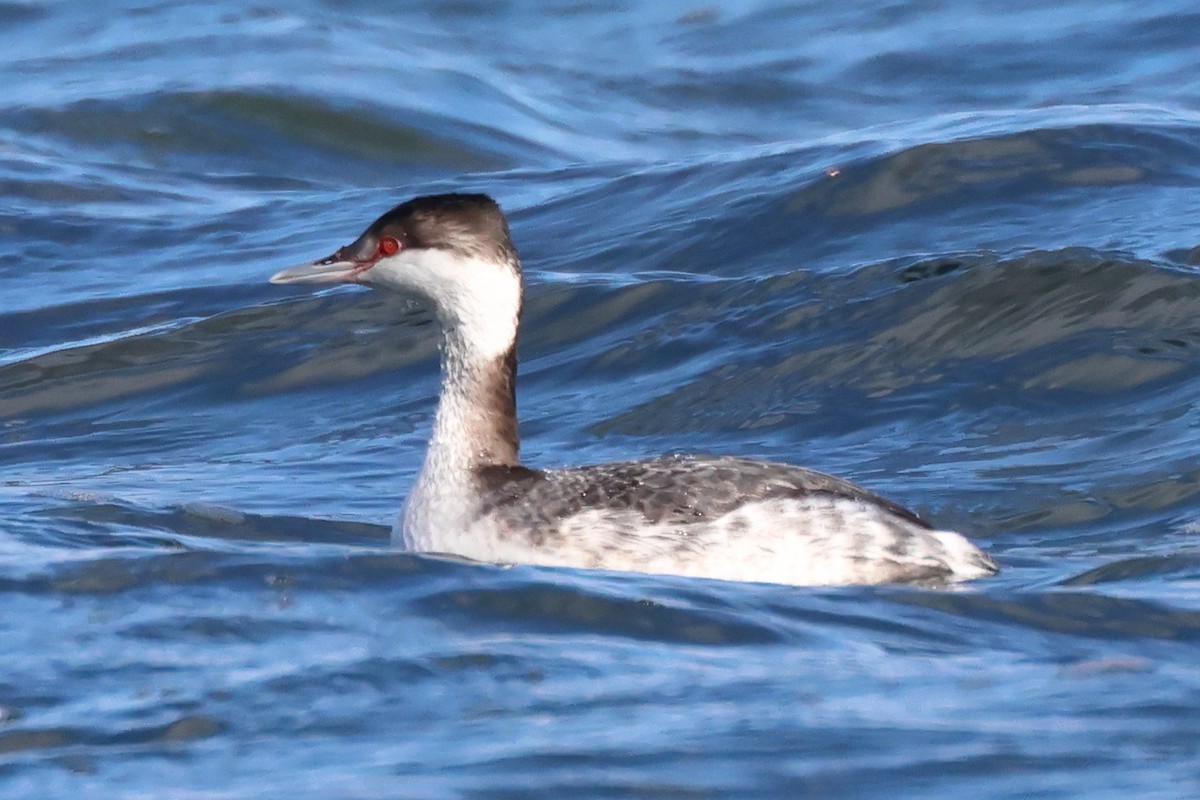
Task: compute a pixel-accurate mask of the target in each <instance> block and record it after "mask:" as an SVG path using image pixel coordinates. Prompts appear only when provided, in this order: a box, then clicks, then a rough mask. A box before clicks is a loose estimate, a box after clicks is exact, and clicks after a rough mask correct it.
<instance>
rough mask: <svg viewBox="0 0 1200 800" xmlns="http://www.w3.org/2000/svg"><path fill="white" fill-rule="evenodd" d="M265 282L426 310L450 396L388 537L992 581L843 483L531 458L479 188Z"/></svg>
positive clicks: (506, 311)
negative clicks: (339, 286)
mask: <svg viewBox="0 0 1200 800" xmlns="http://www.w3.org/2000/svg"><path fill="white" fill-rule="evenodd" d="M271 281H272V282H273V283H357V284H364V285H367V286H372V287H377V288H380V289H387V290H392V291H397V292H403V293H406V294H408V295H411V296H415V297H416V298H418V299H420V300H422V301H423V302H424V303H425V304H426V305H428V306H429V307H430V308H431V310H432V311H433V313H434V316H435V317H436V319H437V321H438V323H440V326H441V333H442V357H441V358H442V375H443V382H442V389H441V395H440V398H439V399H438V402H437V410H436V412H435V414H434V422H433V430H432V435H431V437H430V440H429V445H428V449H427V451H426V453H425V460H424V463H423V465H422V467H421V471H420V473H419V475H418V476H417V479H416V482H415V485H414V486H413V489H412V491H411V493H410V494H409V497H408V500H407V502H406V503H405V506H404V510H403V512H402V514H401V517H400V519H399V521H398V522H397V527H396V530H395V532H394V533H395V539H396V540H397V541H398V542H399V543H401V544H402V545H403V546H404V547H405V548H407V549H408V550H411V551H414V552H422V553H440V554H449V555H456V556H460V557H465V558H468V559H472V560H476V561H483V562H501V563H525V564H540V565H548V566H559V567H586V568H598V569H610V570H624V571H635V572H649V573H666V574H675V575H686V576H697V577H706V578H719V579H725V580H740V581H760V582H769V583H782V584H795V585H837V584H876V583H893V582H919V583H954V582H959V581H965V580H970V579H973V578H980V577H983V576H986V575H990V574H993V573H995V572H996V571H997V567H996V564H995V562H993V561H992V559H990V558H989V557H988V556H987V555H986V554H984V553H983V552H982V551H981V550H979V549H978V548H977V547H975V545H973V544H971V543H970V542H969V541H968V540H967V539H966V538H964V537H963V536H961V535H960V534H958V533H953V532H950V531H942V530H935V529H934V528H933V527H932V526H931V525H930V524H929V523H927V522H925V520H923V519H921V518H920V517H919V516H917V515H916V514H914V513H913V512H911V511H908V510H907V509H905V508H903V507H901V506H899V505H897V504H896V503H894V502H892V501H890V500H887V499H884V498H883V497H880V496H879V495H877V494H874V493H873V492H871V491H868V490H867V489H863V488H861V487H859V486H856V485H854V484H852V483H850V482H848V481H845V480H842V479H840V478H835V477H833V476H831V475H826V474H824V473H821V472H816V471H814V470H811V469H806V468H804V467H798V466H792V465H790V464H783V463H777V462H769V461H758V460H752V459H748V458H737V457H731V456H704V455H668V456H662V457H658V458H650V459H646V460H640V461H622V462H616V463H610V464H599V465H594V466H584V467H567V468H562V469H545V470H543V469H536V468H534V467H530V466H526V465H525V464H522V463H521V460H520V457H519V438H518V435H517V405H516V378H517V333H518V329H519V325H520V315H521V306H522V300H523V295H524V288H523V281H522V275H521V262H520V258H519V257H518V255H517V250H516V248H515V247H514V246H513V242H512V238H511V236H510V234H509V226H508V222H507V220H506V218H505V216H504V214H503V212H502V211H501V210H500V207H499V206H498V205H497V204H496V202H495V201H494V200H492V199H491V198H490V197H488V196H487V195H483V194H442V195H433V196H425V197H417V198H415V199H412V200H409V201H407V202H404V203H401V204H400V205H398V206H396V207H395V208H393V209H392V210H390V211H388V212H387V213H385V214H384V215H383V216H381V217H379V219H377V220H375V222H373V223H372V224H371V225H370V226H369V227H368V228H367V229H366V230H365V231H364V232H363V233H362V235H361V236H359V237H358V238H357V239H356V240H354V242H352V243H351V244H348V245H346V246H345V247H342V248H341V249H339V250H338V251H337V252H335V253H334V254H333V255H331V256H329V257H328V258H323V259H321V260H320V261H315V262H313V263H310V264H303V265H301V266H297V267H293V268H291V269H285V270H283V271H282V272H279V273H277V274H275V275H274V276H272V278H271Z"/></svg>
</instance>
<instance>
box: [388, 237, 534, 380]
mask: <svg viewBox="0 0 1200 800" xmlns="http://www.w3.org/2000/svg"><path fill="white" fill-rule="evenodd" d="M367 275H368V276H369V277H368V279H367V281H366V282H367V283H370V284H373V285H376V286H380V287H384V288H388V289H393V290H399V291H404V292H412V293H416V294H419V295H421V296H422V297H424V298H425V299H427V300H428V301H429V302H430V303H431V304H432V305H433V307H434V311H435V312H436V313H437V316H438V318H439V319H440V320H441V321H442V324H443V325H445V326H446V327H447V328H448V329H449V330H448V332H450V333H451V334H452V335H455V336H457V337H458V338H460V339H461V340H462V341H463V342H465V343H469V346H470V348H471V350H472V352H473V353H474V354H475V355H477V356H479V357H483V358H492V357H497V356H502V355H504V354H505V353H507V352H508V349H509V348H510V347H511V346H512V342H513V337H514V336H515V334H516V325H517V312H518V311H519V309H520V305H521V279H520V277H519V275H518V274H517V273H516V272H515V271H514V270H513V269H512V268H511V267H510V266H508V265H506V264H497V263H494V262H491V261H484V260H480V259H467V258H463V257H462V256H459V255H455V254H452V253H449V252H447V251H445V250H414V251H407V252H401V253H398V254H397V255H395V256H391V257H389V258H385V259H382V260H380V261H379V262H378V263H377V264H376V265H375V266H374V267H372V268H371V270H370V272H369V273H367Z"/></svg>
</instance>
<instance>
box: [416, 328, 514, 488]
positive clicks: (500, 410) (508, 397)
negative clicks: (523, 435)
mask: <svg viewBox="0 0 1200 800" xmlns="http://www.w3.org/2000/svg"><path fill="white" fill-rule="evenodd" d="M469 333H470V331H469V329H464V328H462V327H457V326H455V327H448V328H447V330H446V332H445V336H446V339H445V345H444V350H443V356H442V373H443V375H442V380H443V383H442V394H441V398H440V399H439V400H438V407H437V414H436V416H435V417H434V422H433V435H432V437H431V438H430V441H429V452H428V453H427V454H426V468H427V469H428V468H429V467H434V466H435V465H436V467H437V468H440V469H439V471H441V470H447V469H448V470H450V471H454V472H458V471H460V470H471V469H474V468H477V467H484V466H491V465H497V464H499V465H506V466H514V465H516V464H518V463H519V458H518V450H519V449H520V439H519V436H518V432H517V397H516V378H517V331H516V323H515V320H514V322H513V330H512V334H511V340H510V344H509V346H508V348H507V350H505V351H504V352H502V353H501V354H500V355H487V354H485V353H482V352H480V351H479V349H478V348H477V347H476V345H475V343H474V342H472V341H470V340H469Z"/></svg>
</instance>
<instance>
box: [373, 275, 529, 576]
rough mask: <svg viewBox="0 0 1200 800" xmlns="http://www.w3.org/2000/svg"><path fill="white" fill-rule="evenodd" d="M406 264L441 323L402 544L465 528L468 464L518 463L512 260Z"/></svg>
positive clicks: (472, 471)
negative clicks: (432, 406)
mask: <svg viewBox="0 0 1200 800" xmlns="http://www.w3.org/2000/svg"><path fill="white" fill-rule="evenodd" d="M514 258H515V257H514ZM413 262H414V263H417V264H418V266H420V267H421V269H420V270H415V271H414V272H415V274H416V275H417V276H419V277H420V278H421V280H422V281H423V283H420V284H417V283H416V282H415V280H414V281H412V282H410V283H409V284H407V286H408V287H414V285H415V288H418V289H419V290H420V291H421V293H422V294H424V295H425V297H426V298H428V300H429V301H430V304H431V306H432V307H433V309H434V312H435V315H436V316H437V318H438V321H439V322H440V323H441V327H442V335H443V343H442V392H441V397H440V398H439V400H438V406H437V413H436V415H435V416H434V421H433V434H432V436H431V437H430V439H429V447H428V450H427V451H426V453H425V463H424V464H423V465H422V467H421V473H420V475H419V476H418V477H417V482H416V484H415V485H414V486H413V489H412V492H411V493H410V494H409V498H408V502H407V504H406V506H405V512H404V517H403V523H402V525H403V529H404V542H405V544H407V545H408V546H409V547H412V548H415V549H422V550H429V549H435V550H436V549H438V548H439V547H440V546H441V545H439V544H438V542H439V541H440V540H438V539H437V538H436V537H438V536H443V535H446V534H447V532H453V531H458V530H462V529H465V527H466V526H468V525H469V521H470V519H471V517H472V514H473V512H474V510H475V508H474V507H475V504H476V503H477V501H478V499H479V495H478V484H477V482H476V481H477V470H478V469H479V468H481V467H488V466H497V465H502V466H516V465H517V464H519V461H518V450H519V447H520V445H519V440H518V437H517V402H516V378H517V321H518V318H519V317H520V314H521V295H522V292H521V277H520V267H519V265H518V264H516V263H515V262H514V263H512V264H498V263H495V262H487V261H464V259H463V258H462V257H461V256H453V255H452V254H450V255H448V254H446V253H443V252H440V251H429V252H425V253H422V254H420V255H418V256H415V257H413ZM385 278H386V275H385ZM445 552H452V550H445Z"/></svg>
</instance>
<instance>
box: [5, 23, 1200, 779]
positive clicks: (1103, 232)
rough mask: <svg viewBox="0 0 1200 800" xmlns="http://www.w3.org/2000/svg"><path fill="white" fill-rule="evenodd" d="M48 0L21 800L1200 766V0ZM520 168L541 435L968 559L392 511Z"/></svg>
mask: <svg viewBox="0 0 1200 800" xmlns="http://www.w3.org/2000/svg"><path fill="white" fill-rule="evenodd" d="M405 5H406V10H403V11H391V10H387V9H386V4H384V6H380V4H378V3H357V4H336V5H335V4H322V3H303V2H297V3H293V4H290V5H288V6H287V7H283V8H276V7H271V6H262V5H259V6H249V7H247V6H246V5H244V4H239V3H232V2H229V0H217V2H212V3H205V4H192V5H185V4H155V3H145V4H126V5H124V6H121V7H117V6H114V5H109V4H94V3H93V4H87V3H80V2H69V1H67V0H64V2H56V3H49V2H9V3H3V4H0V86H3V87H4V88H3V91H0V515H2V516H0V518H2V519H3V523H2V524H0V797H4V798H57V797H89V798H90V797H105V798H135V797H136V798H145V797H195V798H200V797H204V798H210V797H230V798H279V797H289V798H385V797H389V798H390V797H397V798H399V797H404V798H464V797H471V798H476V797H478V798H484V797H486V798H493V797H511V798H534V797H545V798H602V797H603V798H608V797H630V798H633V797H637V798H689V799H691V798H763V797H780V798H794V797H810V796H812V797H818V796H819V797H836V798H849V797H863V798H867V797H869V798H904V797H946V798H952V797H953V798H958V797H971V798H1067V797H1087V798H1130V797H1139V798H1186V797H1197V796H1200V721H1198V720H1200V670H1198V669H1197V663H1198V661H1200V468H1197V466H1196V465H1197V461H1198V455H1200V413H1198V412H1197V410H1196V403H1195V400H1196V398H1198V397H1200V274H1198V271H1197V267H1198V266H1200V191H1198V186H1200V70H1198V69H1197V67H1196V65H1197V63H1200V14H1198V13H1197V12H1196V10H1195V8H1194V3H1190V2H1184V0H1160V1H1158V2H1143V3H1139V4H1136V5H1134V4H1128V3H1123V2H1107V3H1106V2H1074V3H1059V4H1045V3H1025V2H1008V3H1003V4H983V3H968V2H950V3H936V2H931V1H930V0H920V1H919V2H915V3H907V4H895V3H885V2H868V3H860V4H846V3H842V2H810V3H804V4H781V3H768V2H761V3H760V2H730V3H715V4H697V3H687V2H661V3H654V4H649V3H645V4H612V5H613V6H616V7H615V8H612V9H611V10H606V8H605V6H604V4H597V5H592V4H583V3H574V2H561V3H506V4H501V3H476V2H449V1H444V2H423V3H409V4H405ZM455 189H461V190H477V191H486V192H489V193H491V194H493V195H494V196H495V197H496V198H497V199H499V200H500V202H501V203H502V204H503V205H504V207H505V208H506V209H507V210H508V211H509V212H510V215H511V218H512V226H513V232H514V237H515V239H516V242H517V245H518V247H519V248H520V249H521V251H522V254H523V256H524V258H525V262H526V268H527V273H528V295H527V297H528V299H527V309H526V315H525V323H526V326H525V329H524V332H523V335H522V342H521V357H522V370H521V384H520V405H521V409H522V418H523V425H522V433H523V437H524V444H525V454H526V457H527V458H528V459H529V460H530V461H531V462H533V463H536V464H539V465H543V466H551V465H556V464H566V463H582V462H594V461H601V460H606V459H617V458H632V457H638V456H645V455H653V454H657V453H660V452H664V451H679V450H702V451H706V452H722V453H739V454H745V455H751V456H756V457H762V458H772V459H780V460H787V461H792V462H798V463H803V464H807V465H810V466H813V467H816V468H819V469H823V470H826V471H829V472H834V473H836V474H839V475H844V476H846V477H849V478H851V479H853V480H856V481H858V482H860V483H862V484H864V485H867V486H869V487H871V488H873V489H875V490H878V491H880V492H882V493H884V494H886V495H888V496H890V497H893V498H895V499H897V500H898V501H901V502H903V503H905V504H906V505H909V506H911V507H913V508H915V509H917V510H919V511H920V512H921V513H923V514H925V515H927V516H929V517H930V518H931V519H933V520H934V521H936V522H937V523H938V524H939V525H940V526H942V527H949V528H954V529H958V530H962V531H963V532H965V533H967V534H968V535H970V536H971V537H973V538H974V539H976V540H977V541H979V542H980V543H981V544H982V545H983V546H984V547H986V548H987V549H988V550H989V551H990V552H991V553H993V554H994V555H995V557H996V558H997V559H998V560H999V562H1000V563H1001V564H1002V566H1003V568H1004V570H1003V572H1002V573H1001V574H1000V575H999V576H998V577H996V578H994V579H989V580H987V581H983V582H979V583H977V584H974V585H972V586H971V587H969V588H966V589H964V590H960V591H936V590H924V589H915V588H903V587H884V588H852V589H837V590H830V589H797V588H792V587H780V586H767V585H753V584H736V583H718V582H710V581H698V580H686V579H680V578H670V577H651V576H636V575H621V574H608V573H588V572H580V571H570V570H552V569H537V568H530V567H520V566H518V567H508V568H504V567H494V566H481V565H472V564H468V563H460V562H456V561H447V560H439V559H433V558H427V557H418V556H410V555H406V554H402V553H398V552H395V551H393V550H392V549H390V547H389V544H388V528H389V526H390V524H391V521H392V519H393V518H394V515H395V513H396V512H397V510H398V509H399V507H400V505H401V503H402V501H403V497H404V494H405V492H406V490H407V486H408V482H409V481H410V480H411V479H412V477H413V475H414V473H415V471H416V469H417V467H418V465H419V462H420V458H421V454H422V449H423V446H424V441H425V438H426V436H427V432H428V428H429V417H430V412H431V408H432V403H433V400H434V397H435V394H436V391H437V387H438V374H437V364H436V360H435V358H436V351H435V344H436V343H435V341H434V338H435V337H434V331H433V328H432V327H431V326H430V325H429V324H428V317H427V316H425V315H424V314H423V312H421V311H419V310H417V309H415V308H414V306H413V305H412V304H411V303H410V302H408V301H406V300H404V299H402V298H397V297H388V296H383V295H380V294H376V293H371V292H368V291H364V290H361V289H356V288H341V289H333V290H326V291H322V292H315V293H314V292H312V291H310V290H309V287H279V286H272V285H269V284H268V283H267V282H266V278H267V277H268V276H269V275H270V274H271V273H272V272H274V271H275V270H277V269H279V268H282V267H284V266H288V265H290V264H292V263H297V262H301V261H304V260H308V259H312V258H315V257H320V256H324V255H326V254H327V253H329V252H331V251H332V250H333V249H334V248H336V247H338V246H340V245H341V244H344V243H346V242H348V241H350V240H352V239H353V238H354V237H356V236H357V235H358V233H359V231H360V229H361V228H362V227H363V226H364V225H365V224H366V223H368V222H370V221H371V220H372V219H374V218H375V216H377V215H378V214H380V213H382V212H383V211H384V210H386V209H387V208H389V207H390V206H391V205H393V204H395V203H397V202H399V201H401V200H403V199H406V198H407V197H410V196H412V195H414V194H418V193H425V192H433V191H444V190H455Z"/></svg>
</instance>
